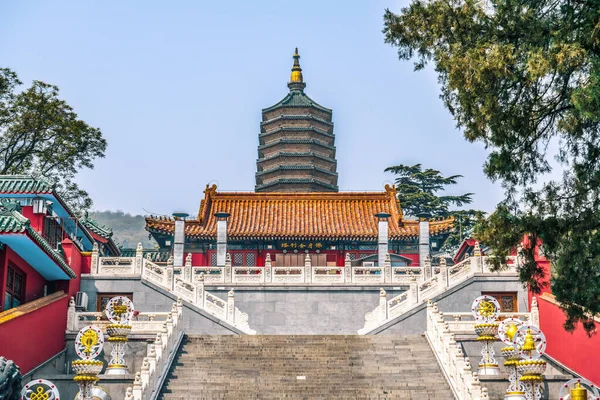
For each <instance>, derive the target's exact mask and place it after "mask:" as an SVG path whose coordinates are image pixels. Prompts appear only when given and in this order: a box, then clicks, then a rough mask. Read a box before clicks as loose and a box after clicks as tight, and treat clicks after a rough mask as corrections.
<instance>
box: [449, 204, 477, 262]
mask: <svg viewBox="0 0 600 400" xmlns="http://www.w3.org/2000/svg"><path fill="white" fill-rule="evenodd" d="M452 216H453V217H454V229H453V230H452V231H451V232H450V235H448V237H447V238H446V240H445V241H444V244H443V245H442V250H443V251H448V252H451V253H453V252H455V251H457V250H458V248H459V247H460V245H461V244H462V242H463V240H464V239H466V238H468V237H472V236H473V235H474V233H475V227H476V226H477V225H478V224H479V223H480V220H482V219H483V218H484V216H485V212H483V211H481V210H474V209H470V210H456V211H453V212H452Z"/></svg>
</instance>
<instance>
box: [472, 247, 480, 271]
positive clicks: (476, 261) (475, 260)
mask: <svg viewBox="0 0 600 400" xmlns="http://www.w3.org/2000/svg"><path fill="white" fill-rule="evenodd" d="M471 272H472V273H473V274H477V273H479V272H483V262H482V261H481V246H479V242H475V247H474V249H473V256H471Z"/></svg>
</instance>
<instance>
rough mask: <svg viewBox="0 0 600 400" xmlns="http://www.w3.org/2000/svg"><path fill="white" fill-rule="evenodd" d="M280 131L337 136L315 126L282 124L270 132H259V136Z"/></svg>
mask: <svg viewBox="0 0 600 400" xmlns="http://www.w3.org/2000/svg"><path fill="white" fill-rule="evenodd" d="M279 132H315V133H318V134H320V135H323V136H327V137H330V138H334V137H335V135H334V134H333V133H329V132H326V131H324V130H322V129H319V128H315V127H313V126H311V127H306V128H305V127H300V126H282V127H281V128H277V129H273V130H272V131H269V132H263V133H261V134H259V135H258V136H259V137H265V136H269V135H273V134H275V133H279Z"/></svg>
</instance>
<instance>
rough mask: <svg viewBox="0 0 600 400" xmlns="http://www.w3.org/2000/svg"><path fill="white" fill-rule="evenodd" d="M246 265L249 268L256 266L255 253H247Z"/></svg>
mask: <svg viewBox="0 0 600 400" xmlns="http://www.w3.org/2000/svg"><path fill="white" fill-rule="evenodd" d="M246 265H247V266H248V267H255V266H256V255H255V254H254V253H247V254H246Z"/></svg>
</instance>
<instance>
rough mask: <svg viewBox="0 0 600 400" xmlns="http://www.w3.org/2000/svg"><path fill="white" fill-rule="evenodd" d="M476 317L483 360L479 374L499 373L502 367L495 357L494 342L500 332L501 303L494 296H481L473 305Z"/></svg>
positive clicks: (476, 331) (476, 327)
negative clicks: (497, 319)
mask: <svg viewBox="0 0 600 400" xmlns="http://www.w3.org/2000/svg"><path fill="white" fill-rule="evenodd" d="M471 312H472V313H473V317H474V318H475V333H476V334H477V336H478V338H477V340H478V341H480V342H481V343H482V344H481V361H479V368H478V370H477V373H478V374H479V375H499V374H500V368H498V363H497V362H496V359H495V358H494V355H495V353H494V342H495V341H496V334H497V333H498V325H499V324H498V322H495V321H496V318H498V315H499V314H500V304H499V303H498V300H496V298H494V297H492V296H479V297H478V298H476V299H475V301H473V304H472V305H471Z"/></svg>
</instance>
